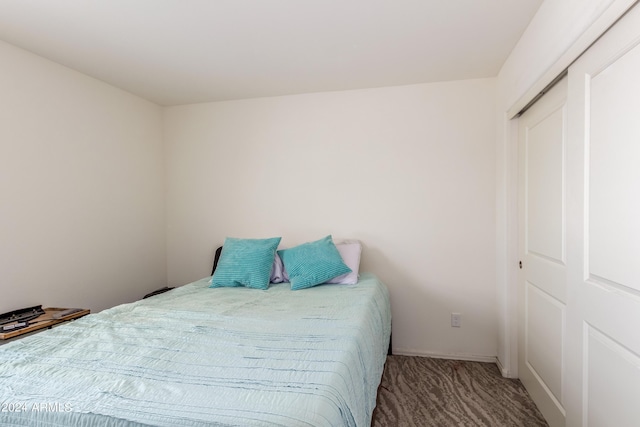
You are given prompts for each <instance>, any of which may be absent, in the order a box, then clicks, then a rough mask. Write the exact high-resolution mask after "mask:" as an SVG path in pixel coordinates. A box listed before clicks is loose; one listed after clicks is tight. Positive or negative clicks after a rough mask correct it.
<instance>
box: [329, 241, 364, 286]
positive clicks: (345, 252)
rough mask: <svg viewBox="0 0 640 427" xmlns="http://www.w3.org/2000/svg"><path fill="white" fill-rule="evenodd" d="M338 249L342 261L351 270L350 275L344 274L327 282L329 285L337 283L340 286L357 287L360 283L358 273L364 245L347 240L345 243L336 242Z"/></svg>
mask: <svg viewBox="0 0 640 427" xmlns="http://www.w3.org/2000/svg"><path fill="white" fill-rule="evenodd" d="M335 245H336V248H337V249H338V252H339V253H340V256H341V257H342V261H343V262H344V263H345V264H346V265H347V267H349V268H350V269H351V272H350V273H347V274H343V275H341V276H338V277H334V278H333V279H331V280H329V281H327V283H337V284H340V285H355V284H356V283H358V272H359V271H360V256H361V254H362V245H361V244H360V242H359V241H357V240H345V241H344V242H343V243H339V242H335Z"/></svg>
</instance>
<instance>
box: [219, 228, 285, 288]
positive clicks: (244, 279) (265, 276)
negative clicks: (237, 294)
mask: <svg viewBox="0 0 640 427" xmlns="http://www.w3.org/2000/svg"><path fill="white" fill-rule="evenodd" d="M280 239H281V238H280V237H273V238H271V239H236V238H233V237H227V238H226V239H225V241H224V245H223V246H222V253H221V254H220V260H219V261H218V265H217V267H216V271H215V272H214V273H213V277H212V278H211V286H210V287H211V288H219V287H228V286H246V287H248V288H254V289H267V288H269V278H270V275H271V267H272V266H273V260H274V258H275V256H276V249H277V248H278V245H279V244H280Z"/></svg>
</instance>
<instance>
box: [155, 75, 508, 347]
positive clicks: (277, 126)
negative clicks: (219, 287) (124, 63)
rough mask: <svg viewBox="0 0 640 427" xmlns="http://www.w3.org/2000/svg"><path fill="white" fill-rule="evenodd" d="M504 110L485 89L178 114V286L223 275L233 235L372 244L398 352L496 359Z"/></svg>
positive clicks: (247, 103) (174, 125) (170, 131)
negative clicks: (499, 145)
mask: <svg viewBox="0 0 640 427" xmlns="http://www.w3.org/2000/svg"><path fill="white" fill-rule="evenodd" d="M494 95H495V85H494V79H482V80H469V81H457V82H447V83H434V84H422V85H412V86H402V87H389V88H381V89H369V90H357V91H346V92H333V93H319V94H307V95H296V96H285V97H277V98H263V99H251V100H243V101H229V102H219V103H208V104H197V105H187V106H179V107H171V108H167V109H166V110H165V116H164V135H165V144H166V155H167V230H168V234H167V236H168V241H167V251H168V280H169V283H170V284H172V285H180V284H183V283H187V282H189V281H192V280H195V279H198V278H201V277H204V276H207V275H209V274H210V271H211V270H210V269H211V260H212V255H213V251H214V249H215V247H217V246H218V245H220V244H221V243H222V242H223V240H224V237H225V236H236V237H270V236H283V241H282V245H285V246H293V245H296V244H298V243H302V242H304V241H309V240H315V239H318V238H320V237H322V236H324V235H326V234H333V235H334V236H337V237H350V238H358V239H361V240H362V242H363V243H364V253H363V261H362V269H363V270H365V271H373V272H375V273H376V274H378V275H379V277H381V278H382V279H383V281H384V282H385V283H386V284H387V285H388V287H389V288H390V290H391V299H392V308H393V339H394V346H395V350H396V351H397V352H399V353H411V354H424V355H428V354H435V355H449V356H456V357H462V358H464V357H467V358H479V359H484V360H492V358H494V357H495V355H496V339H497V337H496V329H497V328H496V303H495V251H494V247H495V126H494V123H495V120H494V117H495V116H494V114H495V100H494ZM452 311H457V312H461V313H462V315H463V318H462V319H463V320H462V321H463V324H462V328H460V329H453V328H451V327H450V317H449V316H450V312H452Z"/></svg>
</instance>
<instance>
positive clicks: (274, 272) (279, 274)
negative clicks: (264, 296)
mask: <svg viewBox="0 0 640 427" xmlns="http://www.w3.org/2000/svg"><path fill="white" fill-rule="evenodd" d="M288 281H289V276H288V275H287V272H286V271H285V269H284V265H283V264H282V259H281V258H280V255H278V253H277V252H276V256H275V258H274V259H273V265H272V266H271V277H270V278H269V282H271V283H282V282H288Z"/></svg>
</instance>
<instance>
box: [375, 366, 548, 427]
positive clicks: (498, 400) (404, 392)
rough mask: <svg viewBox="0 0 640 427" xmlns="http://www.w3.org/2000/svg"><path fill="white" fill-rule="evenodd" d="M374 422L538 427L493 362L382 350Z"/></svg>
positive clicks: (522, 396) (523, 394) (538, 418)
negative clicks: (383, 362)
mask: <svg viewBox="0 0 640 427" xmlns="http://www.w3.org/2000/svg"><path fill="white" fill-rule="evenodd" d="M372 426H374V427H386V426H389V427H391V426H393V427H404V426H411V427H413V426H415V427H422V426H437V427H449V426H456V427H462V426H464V427H467V426H468V427H475V426H488V427H529V426H531V427H534V426H535V427H539V426H540V427H542V426H547V423H546V422H545V420H544V418H543V417H542V415H541V414H540V412H539V411H538V409H537V407H536V406H535V404H534V403H533V401H532V400H531V398H530V397H529V394H528V393H527V391H526V390H525V388H524V387H523V385H522V383H521V382H520V381H519V380H514V379H508V378H503V377H502V375H500V371H499V370H498V367H497V366H496V365H495V364H493V363H480V362H464V361H457V360H445V359H432V358H426V357H409V356H388V357H387V363H386V366H385V371H384V374H383V376H382V382H381V384H380V388H379V390H378V401H377V406H376V409H375V411H374V413H373V422H372Z"/></svg>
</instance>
